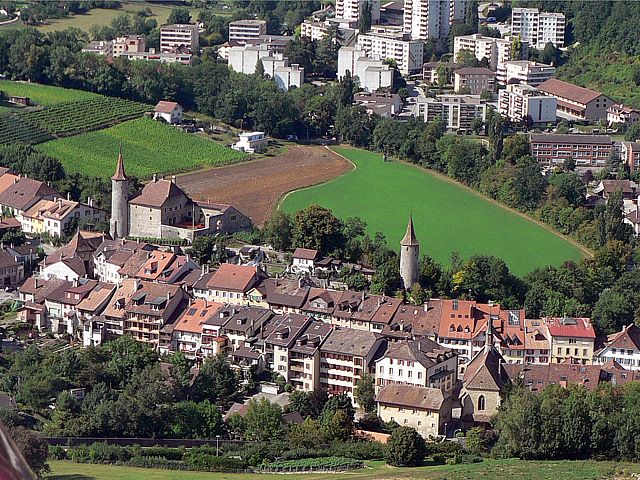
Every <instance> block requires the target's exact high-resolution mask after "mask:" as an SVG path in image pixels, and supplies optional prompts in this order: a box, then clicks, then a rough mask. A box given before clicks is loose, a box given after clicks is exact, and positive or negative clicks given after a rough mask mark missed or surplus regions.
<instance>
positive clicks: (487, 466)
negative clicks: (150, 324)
mask: <svg viewBox="0 0 640 480" xmlns="http://www.w3.org/2000/svg"><path fill="white" fill-rule="evenodd" d="M50 465H51V474H50V475H49V476H47V477H45V478H46V479H47V480H71V479H76V478H77V479H85V478H86V479H92V480H150V479H152V480H205V479H206V480H223V479H224V480H258V479H264V478H273V479H276V478H280V476H278V475H272V476H269V475H257V474H226V473H206V472H179V471H169V470H156V469H143V468H130V467H115V466H111V465H86V464H77V463H70V462H60V461H54V462H50ZM638 472H640V465H637V464H630V463H621V462H592V461H578V462H569V461H559V462H525V461H520V460H487V461H484V462H482V463H476V464H471V465H455V466H449V465H437V466H429V467H419V468H393V467H389V466H387V465H385V464H384V463H382V462H371V463H370V465H369V468H365V469H363V470H358V471H352V472H349V473H345V474H338V475H336V474H302V475H295V474H291V475H286V478H287V479H288V480H329V479H332V478H347V479H352V478H353V479H358V480H383V479H384V480H388V479H392V478H401V479H403V480H412V479H416V480H417V479H424V480H477V479H499V478H506V479H509V480H558V479H562V480H600V479H605V478H606V479H610V478H615V476H616V475H620V474H623V473H624V474H631V473H638ZM618 478H620V477H618Z"/></svg>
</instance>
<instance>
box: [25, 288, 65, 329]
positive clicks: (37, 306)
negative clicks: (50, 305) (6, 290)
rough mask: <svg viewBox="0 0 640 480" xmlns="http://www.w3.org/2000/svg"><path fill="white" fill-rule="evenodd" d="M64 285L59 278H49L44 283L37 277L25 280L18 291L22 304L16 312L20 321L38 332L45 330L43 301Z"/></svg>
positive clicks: (45, 316) (45, 315) (45, 313)
mask: <svg viewBox="0 0 640 480" xmlns="http://www.w3.org/2000/svg"><path fill="white" fill-rule="evenodd" d="M64 283H65V280H62V279H60V278H50V279H49V280H46V281H45V280H43V279H41V278H38V277H30V278H27V279H26V281H25V282H24V283H23V284H22V285H21V286H20V288H19V289H18V294H19V298H20V301H21V302H22V307H21V308H20V310H19V311H18V318H19V319H20V321H22V322H25V323H28V324H30V325H32V326H33V327H34V328H36V329H38V330H40V331H43V330H45V329H46V328H47V311H46V307H45V299H46V297H47V296H48V295H49V294H50V293H51V292H53V291H55V290H57V289H58V288H60V287H61V286H62V285H63V284H64Z"/></svg>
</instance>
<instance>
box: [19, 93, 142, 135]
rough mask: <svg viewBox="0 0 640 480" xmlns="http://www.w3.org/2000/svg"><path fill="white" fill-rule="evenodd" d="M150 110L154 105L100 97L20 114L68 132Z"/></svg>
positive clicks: (56, 130)
mask: <svg viewBox="0 0 640 480" xmlns="http://www.w3.org/2000/svg"><path fill="white" fill-rule="evenodd" d="M150 110H153V107H152V106H151V105H147V104H145V103H139V102H132V101H129V100H123V99H121V98H110V97H103V96H99V97H97V98H92V99H90V100H84V101H80V102H70V103H59V104H57V105H53V106H51V107H48V108H44V109H42V110H36V111H30V112H22V113H20V114H19V115H20V117H21V118H22V119H23V120H24V121H26V122H27V123H31V124H34V125H36V126H37V127H40V128H42V129H44V130H46V131H48V132H49V133H51V134H52V135H65V134H69V133H72V132H82V131H89V130H95V129H97V128H100V127H103V126H107V125H109V124H113V123H117V122H121V121H123V120H128V119H132V118H135V117H139V116H141V115H142V114H144V113H145V112H148V111H150Z"/></svg>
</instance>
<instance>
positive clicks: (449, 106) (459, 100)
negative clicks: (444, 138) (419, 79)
mask: <svg viewBox="0 0 640 480" xmlns="http://www.w3.org/2000/svg"><path fill="white" fill-rule="evenodd" d="M413 116H414V117H417V118H422V119H423V120H424V121H425V122H430V121H432V120H434V119H436V118H440V119H442V120H443V121H444V122H445V124H446V125H447V131H449V132H457V131H458V130H462V131H467V130H471V129H472V126H473V120H474V119H476V118H480V119H482V121H483V122H484V121H485V120H486V118H487V102H486V100H483V99H481V98H480V95H452V94H448V95H436V98H428V97H418V100H417V102H416V105H415V109H414V111H413Z"/></svg>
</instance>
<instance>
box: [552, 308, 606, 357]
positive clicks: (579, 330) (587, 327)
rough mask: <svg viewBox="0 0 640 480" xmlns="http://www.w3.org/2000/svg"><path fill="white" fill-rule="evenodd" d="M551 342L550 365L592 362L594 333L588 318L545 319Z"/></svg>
mask: <svg viewBox="0 0 640 480" xmlns="http://www.w3.org/2000/svg"><path fill="white" fill-rule="evenodd" d="M544 323H545V326H546V327H547V331H548V332H549V338H550V340H551V363H563V362H565V361H568V362H571V363H581V364H583V365H590V364H591V363H592V362H593V353H594V344H595V340H596V333H595V331H594V329H593V325H592V324H591V320H590V319H588V318H545V319H544Z"/></svg>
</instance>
